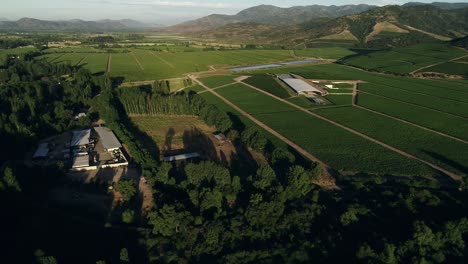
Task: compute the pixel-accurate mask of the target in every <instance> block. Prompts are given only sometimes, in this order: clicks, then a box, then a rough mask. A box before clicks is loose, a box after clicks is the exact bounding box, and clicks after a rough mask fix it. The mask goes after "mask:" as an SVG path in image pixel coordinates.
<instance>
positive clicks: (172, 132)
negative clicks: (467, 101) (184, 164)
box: [130, 115, 216, 150]
mask: <svg viewBox="0 0 468 264" xmlns="http://www.w3.org/2000/svg"><path fill="white" fill-rule="evenodd" d="M130 119H131V120H132V122H133V123H134V124H136V125H137V127H138V128H139V129H140V130H142V131H144V132H145V133H146V134H148V135H149V136H150V137H151V138H152V139H153V140H154V142H156V144H157V145H158V146H159V147H160V148H161V149H163V150H171V149H172V150H177V149H184V148H186V147H187V146H186V144H188V143H189V142H187V140H188V138H187V134H186V133H189V132H190V131H191V130H192V129H193V128H196V129H197V130H199V131H200V132H202V133H207V134H209V133H213V132H214V131H215V130H216V129H214V128H212V127H209V126H208V125H206V124H205V123H204V122H203V121H202V120H201V119H199V118H197V117H195V116H174V115H155V116H130ZM184 136H185V138H184Z"/></svg>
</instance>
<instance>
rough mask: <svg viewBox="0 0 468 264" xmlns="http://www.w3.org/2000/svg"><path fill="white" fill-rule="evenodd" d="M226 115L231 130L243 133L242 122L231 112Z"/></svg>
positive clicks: (243, 125) (243, 126)
mask: <svg viewBox="0 0 468 264" xmlns="http://www.w3.org/2000/svg"><path fill="white" fill-rule="evenodd" d="M227 115H228V116H229V119H231V122H232V128H234V129H235V130H237V131H244V129H245V124H244V123H243V122H242V120H240V118H239V116H237V115H236V114H234V113H232V112H227Z"/></svg>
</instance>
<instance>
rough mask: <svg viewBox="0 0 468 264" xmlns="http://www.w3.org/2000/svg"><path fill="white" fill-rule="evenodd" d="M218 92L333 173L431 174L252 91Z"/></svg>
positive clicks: (234, 88)
mask: <svg viewBox="0 0 468 264" xmlns="http://www.w3.org/2000/svg"><path fill="white" fill-rule="evenodd" d="M217 91H218V93H220V94H221V95H222V96H224V97H225V98H227V99H228V100H230V101H231V102H233V103H234V104H236V105H237V106H239V107H240V108H241V109H243V110H245V111H247V112H248V113H250V114H251V115H253V116H254V117H255V118H257V119H259V120H260V121H262V122H264V123H265V124H267V125H268V126H270V127H271V128H273V129H275V130H276V131H278V132H279V133H281V134H282V135H284V136H286V137H288V138H289V139H291V140H293V141H294V142H296V143H297V144H299V145H301V146H302V147H303V148H305V149H306V150H308V151H309V152H311V153H313V154H314V155H316V156H317V157H318V158H320V159H322V160H323V161H325V162H327V163H328V164H330V165H331V166H332V167H334V168H336V169H339V170H343V171H354V172H358V171H365V172H373V173H389V174H395V175H427V174H434V172H433V171H432V170H431V169H429V168H428V167H426V166H425V165H423V164H421V163H419V162H416V161H413V160H409V159H407V158H405V157H403V156H401V155H398V154H396V153H394V152H392V151H389V150H387V149H385V148H383V147H381V146H379V145H377V144H374V143H370V142H369V141H367V140H365V139H363V138H361V137H359V136H356V135H354V134H352V133H350V132H348V131H346V130H343V129H341V128H338V127H336V126H334V125H332V124H330V123H328V122H325V121H323V120H320V119H318V118H316V117H313V116H310V115H308V114H306V113H304V112H301V111H299V110H297V109H295V108H293V107H292V106H289V105H287V104H285V103H282V102H280V101H278V100H276V99H274V98H271V97H269V96H267V95H265V94H263V93H260V92H258V91H255V90H253V89H251V88H248V87H245V86H243V85H232V86H228V87H224V88H220V89H218V90H217Z"/></svg>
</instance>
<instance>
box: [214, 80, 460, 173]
mask: <svg viewBox="0 0 468 264" xmlns="http://www.w3.org/2000/svg"><path fill="white" fill-rule="evenodd" d="M238 82H239V83H241V84H243V85H245V86H247V87H249V88H252V89H254V90H256V91H259V92H261V93H263V94H266V95H268V96H270V97H272V98H275V99H276V100H278V101H281V102H283V103H285V104H288V105H290V106H292V107H294V108H296V109H298V110H300V111H302V112H304V113H307V114H308V115H311V116H313V117H316V118H318V119H321V120H323V121H326V122H328V123H330V124H333V125H335V126H337V127H339V128H342V129H344V130H346V131H348V132H351V133H353V134H355V135H357V136H360V137H362V138H364V139H366V140H368V141H371V142H373V143H376V144H378V145H380V146H382V147H384V148H386V149H389V150H391V151H393V152H396V153H398V154H400V155H403V156H405V157H407V158H410V159H413V160H416V161H419V162H421V163H424V164H426V165H427V166H429V167H431V168H433V169H435V170H437V171H440V172H442V173H444V174H446V175H447V176H449V177H451V178H452V179H454V180H460V179H461V178H462V177H461V176H460V175H457V174H455V173H453V172H450V171H448V170H446V169H444V168H441V167H439V166H437V165H435V164H434V163H431V162H428V161H425V160H423V159H420V158H418V157H416V156H414V155H411V154H409V153H407V152H404V151H403V150H400V149H397V148H395V147H393V146H390V145H388V144H386V143H384V142H382V141H379V140H377V139H374V138H372V137H369V136H367V135H365V134H363V133H361V132H359V131H356V130H354V129H352V128H349V127H347V126H344V125H342V124H340V123H337V122H335V121H333V120H330V119H328V118H326V117H323V116H321V115H318V114H316V113H313V112H310V111H308V110H307V109H305V108H302V107H300V106H297V105H295V104H293V103H291V102H289V101H286V100H284V99H282V98H279V97H277V96H274V95H272V94H270V93H268V92H265V91H263V90H261V89H259V88H257V87H255V86H252V85H250V84H247V83H244V82H242V81H238ZM218 95H219V94H218ZM219 96H220V95H219ZM220 97H222V96H220ZM222 98H224V97H222ZM224 100H226V99H224ZM226 101H227V100H226Z"/></svg>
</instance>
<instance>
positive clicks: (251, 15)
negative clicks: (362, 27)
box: [166, 4, 377, 32]
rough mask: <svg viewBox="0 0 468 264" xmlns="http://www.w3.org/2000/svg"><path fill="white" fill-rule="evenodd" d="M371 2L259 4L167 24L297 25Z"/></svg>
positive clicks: (187, 27) (181, 27) (193, 27)
mask: <svg viewBox="0 0 468 264" xmlns="http://www.w3.org/2000/svg"><path fill="white" fill-rule="evenodd" d="M376 7H377V6H372V5H365V4H360V5H342V6H336V5H331V6H324V5H309V6H293V7H288V8H282V7H277V6H273V5H259V6H254V7H250V8H247V9H244V10H242V11H240V12H238V13H237V14H235V15H222V14H212V15H208V16H205V17H202V18H199V19H195V20H191V21H186V22H183V23H180V24H177V25H174V26H170V27H167V28H166V30H167V31H176V32H190V31H198V30H208V29H215V28H218V27H222V26H225V25H227V24H232V23H261V24H272V25H282V26H287V25H294V24H299V23H303V22H306V21H309V20H311V19H315V18H322V17H328V18H336V17H340V16H344V15H351V14H356V13H360V12H364V11H367V10H369V9H373V8H376Z"/></svg>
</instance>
